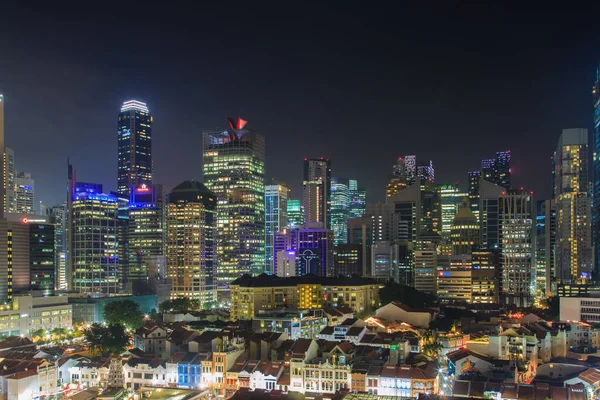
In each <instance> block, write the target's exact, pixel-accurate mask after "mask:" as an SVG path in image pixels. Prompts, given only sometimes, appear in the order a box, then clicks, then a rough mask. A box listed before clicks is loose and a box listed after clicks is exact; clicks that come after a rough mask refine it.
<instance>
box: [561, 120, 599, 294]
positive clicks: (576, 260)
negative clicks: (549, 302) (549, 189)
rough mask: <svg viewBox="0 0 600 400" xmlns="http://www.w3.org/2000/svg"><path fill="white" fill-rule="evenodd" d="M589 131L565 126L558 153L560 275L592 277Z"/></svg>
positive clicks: (574, 280) (573, 280)
mask: <svg viewBox="0 0 600 400" xmlns="http://www.w3.org/2000/svg"><path fill="white" fill-rule="evenodd" d="M588 155H589V153H588V131H587V129H564V130H563V131H562V134H561V135H560V138H559V139H558V146H557V148H556V151H555V152H554V193H555V204H556V216H557V217H556V253H555V257H556V265H555V269H556V275H555V276H556V278H557V279H558V280H559V281H560V282H561V283H577V282H578V281H580V280H582V279H583V280H589V279H591V273H592V269H593V244H592V224H591V219H592V216H591V198H590V195H589V187H588V186H589V180H588Z"/></svg>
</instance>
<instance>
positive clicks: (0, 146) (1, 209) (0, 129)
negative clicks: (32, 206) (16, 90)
mask: <svg viewBox="0 0 600 400" xmlns="http://www.w3.org/2000/svg"><path fill="white" fill-rule="evenodd" d="M5 152H6V151H5V148H4V96H2V95H1V94H0V154H2V155H3V162H2V163H1V164H0V182H4V184H3V185H0V202H1V203H0V213H1V214H0V217H2V216H3V215H4V213H5V212H6V154H5Z"/></svg>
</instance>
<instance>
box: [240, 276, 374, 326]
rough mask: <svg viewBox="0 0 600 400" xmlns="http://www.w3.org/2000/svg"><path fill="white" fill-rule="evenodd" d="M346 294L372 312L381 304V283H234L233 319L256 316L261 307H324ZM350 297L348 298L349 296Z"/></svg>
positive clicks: (354, 304)
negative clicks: (244, 285) (359, 284)
mask: <svg viewBox="0 0 600 400" xmlns="http://www.w3.org/2000/svg"><path fill="white" fill-rule="evenodd" d="M340 297H341V298H343V302H344V304H345V305H347V306H349V307H351V308H352V309H353V310H354V311H355V312H357V313H363V312H369V311H371V310H374V309H375V307H377V305H379V285H363V286H323V285H320V284H303V285H298V286H283V287H281V286H277V287H242V286H239V285H231V319H232V320H234V321H235V320H238V319H246V320H247V319H252V318H253V317H254V315H256V314H257V313H258V311H259V310H270V309H275V308H282V307H287V308H302V309H315V308H321V307H323V305H324V304H331V303H334V302H337V301H338V300H337V299H338V298H340ZM346 299H348V300H346Z"/></svg>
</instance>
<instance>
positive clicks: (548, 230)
mask: <svg viewBox="0 0 600 400" xmlns="http://www.w3.org/2000/svg"><path fill="white" fill-rule="evenodd" d="M536 204H537V215H536V220H535V233H536V238H535V288H536V295H537V296H538V298H544V297H547V296H550V295H551V294H552V293H553V291H554V290H553V288H552V282H553V278H554V265H555V262H554V261H555V257H554V254H555V243H556V206H555V202H554V200H540V201H537V202H536Z"/></svg>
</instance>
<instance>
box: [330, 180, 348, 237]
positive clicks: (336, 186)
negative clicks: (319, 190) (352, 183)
mask: <svg viewBox="0 0 600 400" xmlns="http://www.w3.org/2000/svg"><path fill="white" fill-rule="evenodd" d="M349 216H350V188H349V182H348V179H342V178H333V179H332V180H331V230H332V231H333V243H334V245H336V246H337V245H338V244H341V243H347V241H348V236H347V235H348V232H347V221H348V218H349Z"/></svg>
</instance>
